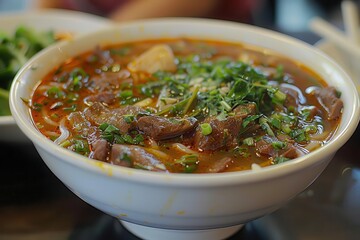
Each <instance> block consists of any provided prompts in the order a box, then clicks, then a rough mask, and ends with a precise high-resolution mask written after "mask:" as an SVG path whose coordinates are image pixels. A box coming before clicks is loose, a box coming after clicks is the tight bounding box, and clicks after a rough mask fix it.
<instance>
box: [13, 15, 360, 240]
mask: <svg viewBox="0 0 360 240" xmlns="http://www.w3.org/2000/svg"><path fill="white" fill-rule="evenodd" d="M179 36H188V37H197V38H203V39H204V38H205V39H217V40H224V41H232V42H243V43H247V44H251V45H255V46H259V47H262V48H264V49H269V50H271V51H275V52H278V53H280V54H282V55H285V56H287V57H289V58H291V59H294V60H296V61H299V62H302V63H304V64H305V65H307V66H308V67H310V68H311V69H312V70H313V71H314V72H316V73H317V74H318V75H320V76H321V77H322V78H323V79H325V80H326V81H327V83H328V84H330V85H333V86H335V87H336V88H337V89H338V90H339V91H341V92H342V97H341V98H342V100H343V102H344V109H343V116H342V120H341V123H340V126H339V128H338V130H337V131H336V134H335V135H334V136H333V137H332V140H331V141H329V143H328V144H327V145H325V146H323V147H321V148H320V149H317V150H315V151H314V152H311V153H309V154H307V155H304V156H302V157H299V158H297V159H295V160H292V161H288V162H285V163H282V164H278V165H274V166H269V167H265V168H260V169H253V170H246V171H240V172H231V173H215V174H164V173H156V172H147V171H144V170H138V169H129V168H124V167H120V166H113V165H109V164H107V163H103V162H99V161H96V160H91V159H88V158H85V157H83V156H81V155H78V154H76V153H74V152H71V151H68V150H66V149H64V148H61V147H59V146H58V145H56V144H55V143H53V142H52V141H50V140H48V139H46V138H45V137H44V136H43V135H42V134H41V133H40V132H39V131H38V130H37V129H36V127H35V126H34V124H33V122H32V119H31V116H30V113H29V109H28V106H27V105H26V104H25V103H24V102H23V99H29V98H30V96H31V94H32V92H33V90H34V88H35V87H36V85H37V84H38V81H39V79H41V78H42V77H44V75H45V74H47V73H48V72H49V71H50V70H52V69H54V68H55V67H56V66H57V65H59V64H60V63H61V62H63V61H65V60H66V59H68V58H70V57H72V56H75V55H77V54H80V53H83V52H85V51H89V50H91V49H93V48H95V47H96V46H98V45H100V46H102V45H109V44H115V43H120V42H128V41H132V40H142V39H154V38H164V37H179ZM264 51H266V50H264ZM10 106H11V111H12V114H13V117H14V118H15V121H16V123H17V124H18V126H19V127H20V129H21V130H22V131H23V132H24V133H25V135H26V136H27V137H28V138H29V139H30V140H31V141H32V142H33V143H34V145H35V147H36V149H37V150H38V152H39V154H40V156H41V157H42V159H43V160H44V161H45V163H46V164H47V166H48V167H49V168H50V170H51V171H52V172H53V173H54V174H55V175H56V176H57V177H58V178H59V179H60V180H61V181H62V182H63V183H64V184H65V185H66V186H67V187H68V188H69V189H71V190H72V191H73V192H74V193H75V194H76V195H77V196H79V197H80V198H81V199H83V200H84V201H86V202H87V203H89V204H91V205H93V206H94V207H96V208H98V209H100V210H102V211H104V212H105V213H108V214H110V215H112V216H114V217H116V218H118V219H119V220H121V222H122V223H123V224H124V226H125V227H127V228H128V229H129V230H130V231H132V232H133V233H134V234H135V235H138V236H140V237H142V238H145V239H224V238H226V237H228V236H230V235H231V234H233V233H234V232H236V231H237V230H238V229H239V228H240V227H241V226H242V225H243V224H245V223H246V222H249V221H251V220H253V219H256V218H259V217H261V216H263V215H265V214H269V213H271V212H273V211H275V210H277V209H279V208H280V207H281V206H282V205H284V204H285V203H286V202H288V201H289V200H291V199H292V198H293V197H295V196H296V195H297V194H299V193H300V192H302V191H303V190H305V189H306V188H307V187H308V186H309V185H310V184H311V183H312V182H313V181H314V180H315V179H316V178H317V177H318V176H319V175H320V174H321V172H322V171H323V170H324V169H325V167H326V166H327V164H328V163H329V161H330V160H331V159H332V157H333V156H334V154H335V153H336V151H337V150H338V149H339V148H340V147H341V146H342V145H344V144H345V143H346V141H347V140H348V139H349V138H350V136H351V135H352V134H353V132H354V131H355V129H356V127H357V124H358V121H359V116H360V115H359V114H360V112H359V111H358V108H359V97H358V94H357V92H356V88H355V86H354V84H353V82H352V81H351V79H350V78H349V77H348V76H347V75H346V73H345V72H344V71H343V70H342V69H341V68H340V67H339V66H338V65H337V64H336V63H335V62H333V61H332V60H331V59H330V58H328V57H326V55H324V54H322V53H321V52H320V51H318V50H316V49H315V48H314V47H312V46H310V45H308V44H305V43H302V42H300V41H298V40H296V39H292V38H290V37H288V36H284V35H281V34H279V33H276V32H272V31H269V30H266V29H261V28H257V27H253V26H249V25H243V24H238V23H231V22H224V21H216V20H205V19H181V18H179V19H171V18H170V19H154V20H144V21H135V22H129V23H124V24H119V25H117V26H114V27H111V28H108V29H104V30H101V31H97V32H94V33H90V34H88V35H86V36H81V37H78V38H75V39H74V40H73V41H69V42H63V43H59V44H57V45H55V46H53V47H50V48H48V49H46V50H45V51H43V52H41V53H40V54H38V55H37V56H36V57H34V58H33V59H31V60H30V61H29V62H28V63H27V64H26V65H25V66H24V67H23V68H22V69H21V70H20V72H19V73H18V74H17V76H16V78H15V81H14V82H13V85H12V87H11V93H10Z"/></svg>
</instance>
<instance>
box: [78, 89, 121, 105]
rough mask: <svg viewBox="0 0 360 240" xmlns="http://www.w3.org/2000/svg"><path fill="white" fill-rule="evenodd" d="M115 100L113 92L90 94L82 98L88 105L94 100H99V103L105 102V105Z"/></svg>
mask: <svg viewBox="0 0 360 240" xmlns="http://www.w3.org/2000/svg"><path fill="white" fill-rule="evenodd" d="M115 100H116V96H115V94H114V93H112V92H102V93H99V94H96V95H91V96H88V97H86V98H85V99H84V102H85V103H87V104H88V105H90V104H91V103H94V102H99V103H105V104H107V105H111V104H113V103H115Z"/></svg>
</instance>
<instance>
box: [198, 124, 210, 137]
mask: <svg viewBox="0 0 360 240" xmlns="http://www.w3.org/2000/svg"><path fill="white" fill-rule="evenodd" d="M200 128H201V133H202V135H205V136H206V135H210V134H211V133H212V127H211V125H210V124H209V123H202V124H200Z"/></svg>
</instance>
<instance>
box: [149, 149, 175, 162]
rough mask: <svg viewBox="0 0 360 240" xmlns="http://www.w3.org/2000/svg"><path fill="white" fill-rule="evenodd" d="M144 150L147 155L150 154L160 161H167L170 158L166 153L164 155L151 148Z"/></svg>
mask: <svg viewBox="0 0 360 240" xmlns="http://www.w3.org/2000/svg"><path fill="white" fill-rule="evenodd" d="M145 150H146V151H147V152H148V153H151V154H152V155H154V156H155V157H157V158H159V159H160V160H169V159H170V158H171V157H170V156H169V155H168V154H166V153H164V152H163V151H160V150H156V149H153V148H145Z"/></svg>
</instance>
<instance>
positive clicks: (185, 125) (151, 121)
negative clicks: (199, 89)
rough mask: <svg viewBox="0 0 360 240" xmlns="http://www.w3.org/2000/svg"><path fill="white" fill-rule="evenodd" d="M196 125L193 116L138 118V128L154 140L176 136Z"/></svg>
mask: <svg viewBox="0 0 360 240" xmlns="http://www.w3.org/2000/svg"><path fill="white" fill-rule="evenodd" d="M196 125H197V120H196V119H195V118H186V119H182V118H165V117H160V116H143V117H141V118H140V119H138V123H137V126H138V129H139V130H140V131H142V132H144V133H145V135H147V136H150V137H151V138H153V139H154V140H165V139H169V138H174V137H178V136H180V135H182V134H185V133H187V132H189V131H191V130H193V129H195V127H196Z"/></svg>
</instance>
